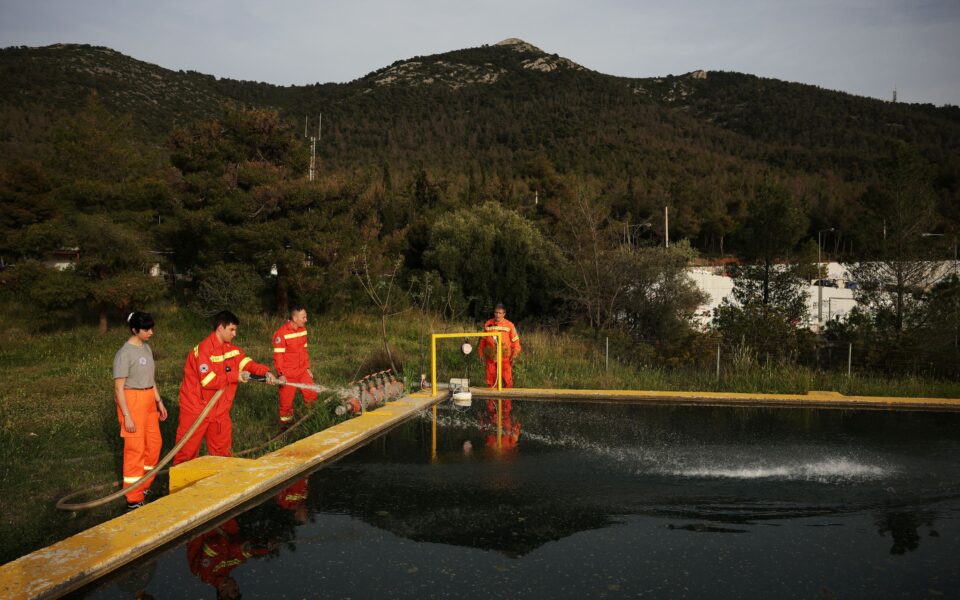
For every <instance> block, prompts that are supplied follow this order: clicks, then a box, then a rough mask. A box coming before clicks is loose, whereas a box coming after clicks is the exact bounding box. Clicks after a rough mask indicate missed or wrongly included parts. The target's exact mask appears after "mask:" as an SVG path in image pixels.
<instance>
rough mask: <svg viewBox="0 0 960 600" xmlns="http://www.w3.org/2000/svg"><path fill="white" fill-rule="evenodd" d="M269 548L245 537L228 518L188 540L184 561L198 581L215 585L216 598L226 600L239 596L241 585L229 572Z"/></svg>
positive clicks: (235, 523)
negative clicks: (217, 525)
mask: <svg viewBox="0 0 960 600" xmlns="http://www.w3.org/2000/svg"><path fill="white" fill-rule="evenodd" d="M269 551H270V549H269V548H265V547H257V546H254V545H253V544H251V543H250V542H249V541H247V540H245V539H244V538H243V537H242V536H241V534H240V526H239V525H238V524H237V520H236V519H230V520H229V521H227V522H226V523H224V524H223V525H220V526H219V527H215V528H214V529H211V530H210V531H208V532H206V533H204V534H203V535H201V536H199V537H196V538H194V539H192V540H190V541H189V542H187V562H188V563H189V564H190V571H191V572H192V573H193V574H194V575H196V576H197V577H199V578H200V581H203V582H204V583H208V584H210V585H212V586H213V587H214V588H216V590H217V598H223V599H225V600H226V599H228V598H239V597H240V587H239V586H238V585H237V581H236V580H235V579H234V578H233V577H231V576H230V572H231V571H233V570H234V569H236V568H237V567H239V566H240V565H242V564H243V563H245V562H247V559H248V558H250V557H251V556H263V555H265V554H268V553H269Z"/></svg>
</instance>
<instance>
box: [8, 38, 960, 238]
mask: <svg viewBox="0 0 960 600" xmlns="http://www.w3.org/2000/svg"><path fill="white" fill-rule="evenodd" d="M0 80H2V81H3V83H4V85H3V86H0V159H9V158H12V157H18V158H24V157H26V158H30V157H38V158H42V154H43V148H44V140H46V139H47V138H48V137H49V135H50V133H51V132H52V131H54V130H56V128H57V127H58V123H59V122H60V121H62V120H63V119H65V118H68V117H69V116H70V115H72V114H74V113H76V112H77V111H78V110H79V109H80V108H81V107H82V106H83V102H84V101H85V99H86V98H87V97H88V96H89V95H90V94H91V93H95V94H96V95H97V97H98V98H99V99H100V100H101V101H102V103H103V105H104V106H105V107H106V108H107V109H108V110H110V111H111V112H113V113H114V114H117V115H119V114H128V115H130V116H132V118H133V122H134V123H135V124H136V131H137V132H139V133H138V134H137V135H139V136H140V138H141V139H140V141H141V142H146V143H148V144H150V145H151V146H153V147H155V148H162V147H163V146H164V145H165V144H166V141H167V139H168V136H169V134H170V132H171V131H172V130H173V128H174V127H176V126H178V125H181V124H184V123H187V122H190V121H193V120H197V119H204V118H210V117H213V116H216V115H218V114H221V113H222V111H223V110H224V109H225V108H226V107H229V106H237V105H242V106H251V107H273V108H276V109H278V110H279V111H280V114H281V115H282V116H283V117H284V118H285V119H287V120H288V121H289V122H290V123H291V127H294V128H300V130H302V127H303V119H304V117H308V116H309V117H310V118H311V120H312V122H313V123H316V116H317V115H320V114H322V115H323V133H322V139H321V141H320V144H319V145H318V154H319V158H320V165H321V169H322V170H323V171H324V172H331V171H343V170H346V171H351V170H355V169H362V170H374V171H377V172H380V171H383V172H384V173H387V172H389V173H391V178H393V179H398V180H399V181H400V182H401V183H402V182H403V181H404V180H410V179H411V178H413V176H414V174H415V173H416V172H418V171H420V170H424V169H425V170H426V171H427V172H429V173H431V174H432V177H433V178H434V179H435V180H439V181H441V182H446V183H449V184H450V185H449V186H448V187H447V188H446V189H447V191H448V193H462V194H466V195H469V194H468V192H467V191H464V187H465V186H466V187H470V186H476V187H478V188H484V185H488V186H489V185H497V183H496V182H497V181H499V184H500V185H501V186H507V187H504V188H503V189H504V192H503V194H501V195H500V196H501V197H500V199H501V201H504V200H508V199H509V200H508V201H507V204H511V203H513V204H516V203H523V202H525V201H526V200H523V199H522V198H523V197H524V196H529V195H532V193H533V192H532V191H531V190H536V191H537V192H538V193H540V194H542V195H543V196H544V197H546V198H549V197H551V195H553V196H557V195H558V194H559V192H558V189H557V186H558V185H559V183H558V180H557V176H558V175H563V174H574V175H576V176H577V177H581V178H583V177H586V178H596V179H597V180H599V181H601V182H603V183H602V186H603V187H605V188H606V189H608V190H609V193H610V194H611V195H612V198H613V202H614V208H615V213H616V214H618V215H621V216H624V217H626V215H633V218H642V219H648V218H654V219H655V218H656V215H657V214H659V212H660V211H661V210H662V206H663V205H664V204H670V205H671V206H673V207H674V209H675V211H676V213H675V219H673V220H672V221H671V225H672V226H673V227H675V228H676V235H677V236H679V237H689V238H691V239H692V240H693V241H694V243H695V244H696V245H697V246H698V247H700V248H701V249H702V250H707V251H710V250H717V249H720V248H722V238H723V236H724V235H725V234H726V233H729V232H730V231H731V227H732V224H733V223H735V222H736V221H737V220H738V219H739V218H740V216H741V215H740V212H739V211H741V210H742V204H743V197H742V196H743V195H744V194H749V190H750V189H753V188H754V187H755V186H756V185H757V184H758V182H759V181H761V180H764V179H766V178H769V177H775V178H777V179H779V180H781V181H784V182H786V183H787V185H789V186H790V187H791V188H793V189H795V190H797V194H798V196H799V197H801V199H802V200H803V202H804V203H805V204H806V205H807V206H808V210H809V212H810V216H811V227H812V228H816V227H818V226H819V225H821V224H826V223H829V224H831V225H834V226H840V227H842V228H843V229H846V230H848V231H849V230H853V229H855V228H856V212H857V210H855V209H850V206H851V203H852V202H854V201H855V199H856V198H857V197H859V196H860V195H861V194H862V193H863V191H864V190H865V189H866V187H867V186H868V185H869V184H870V183H871V182H873V181H875V180H876V178H877V173H878V170H879V169H880V168H882V164H883V161H884V160H885V157H887V156H888V155H889V148H890V146H891V144H893V143H897V142H902V143H905V144H907V145H908V146H909V147H911V148H912V149H914V151H916V152H917V153H919V154H920V155H922V156H923V157H925V158H926V159H927V160H928V161H929V162H930V163H931V165H932V168H933V169H934V170H935V171H936V179H935V182H936V185H937V186H938V188H937V193H938V194H939V197H940V203H941V206H942V212H943V213H944V214H945V215H947V216H948V218H950V219H955V218H956V215H953V213H954V212H956V211H955V210H954V209H951V208H950V207H955V206H956V205H957V204H958V193H960V192H958V188H960V184H958V181H960V175H958V174H960V109H958V108H957V107H941V108H937V107H933V106H929V105H907V104H893V103H889V102H883V101H879V100H874V99H868V98H861V97H856V96H852V95H849V94H844V93H841V92H835V91H829V90H823V89H820V88H817V87H815V86H810V85H804V84H798V83H788V82H783V81H777V80H772V79H763V78H759V77H755V76H751V75H745V74H739V73H727V72H705V71H696V72H693V73H689V74H686V75H678V76H673V75H669V76H665V77H660V78H647V79H635V78H623V77H614V76H610V75H605V74H602V73H598V72H596V71H592V70H589V69H585V68H583V67H582V66H580V65H578V64H577V63H576V62H575V61H573V60H571V59H568V58H564V57H560V56H557V55H555V54H549V53H547V52H544V51H542V50H540V49H538V48H536V47H534V46H532V45H530V44H527V43H526V42H523V41H522V40H505V41H504V42H501V43H499V44H494V45H488V46H482V47H478V48H467V49H461V50H455V51H451V52H446V53H442V54H436V55H431V56H417V57H412V58H409V59H404V60H399V61H397V62H395V63H393V64H391V65H388V66H385V67H383V68H381V69H378V70H376V71H374V72H372V73H369V74H367V75H364V76H362V77H360V78H358V79H356V80H354V81H351V82H349V83H344V84H315V85H306V86H287V87H283V86H275V85H271V84H268V83H257V82H249V81H236V80H230V79H218V78H216V77H214V76H211V75H204V74H200V73H196V72H192V71H189V72H174V71H170V70H167V69H163V68H161V67H157V66H155V65H150V64H147V63H143V62H140V61H137V60H135V59H132V58H129V57H126V56H123V55H122V54H119V53H117V52H115V51H112V50H109V49H106V48H97V47H90V46H75V45H73V46H71V45H56V46H49V47H45V48H7V49H4V50H2V51H0ZM467 180H469V181H467ZM471 182H472V183H471ZM451 201H453V199H451ZM718 242H719V243H720V245H718Z"/></svg>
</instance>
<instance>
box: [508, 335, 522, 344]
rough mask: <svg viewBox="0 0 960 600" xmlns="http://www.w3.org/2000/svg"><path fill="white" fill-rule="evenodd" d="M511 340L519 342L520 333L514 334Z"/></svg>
mask: <svg viewBox="0 0 960 600" xmlns="http://www.w3.org/2000/svg"><path fill="white" fill-rule="evenodd" d="M510 341H511V342H519V341H520V336H519V335H515V336H513V337H512V338H510Z"/></svg>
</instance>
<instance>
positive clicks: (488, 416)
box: [480, 399, 520, 451]
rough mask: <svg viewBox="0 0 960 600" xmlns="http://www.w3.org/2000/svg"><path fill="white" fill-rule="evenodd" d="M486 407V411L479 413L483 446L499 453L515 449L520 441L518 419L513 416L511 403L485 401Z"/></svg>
mask: <svg viewBox="0 0 960 600" xmlns="http://www.w3.org/2000/svg"><path fill="white" fill-rule="evenodd" d="M486 405H487V406H486V410H485V411H483V412H481V413H480V431H481V432H483V433H485V436H484V445H485V446H486V447H487V448H490V449H493V450H499V451H505V450H514V449H516V447H517V442H518V441H520V419H517V418H514V416H513V401H512V400H509V399H506V400H487V402H486Z"/></svg>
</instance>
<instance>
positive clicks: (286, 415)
mask: <svg viewBox="0 0 960 600" xmlns="http://www.w3.org/2000/svg"><path fill="white" fill-rule="evenodd" d="M273 365H274V367H276V370H277V377H280V376H281V375H282V376H284V377H286V378H287V381H288V382H290V383H307V384H311V385H312V384H313V378H312V377H310V373H309V372H308V371H309V370H310V354H309V351H308V350H307V328H306V327H297V326H296V325H294V324H293V323H291V322H290V321H287V322H286V323H284V324H283V325H282V326H281V327H280V329H278V330H277V331H276V332H275V333H274V334H273ZM300 392H301V393H302V394H303V401H304V402H305V403H306V404H307V405H311V404H313V403H314V402H316V401H317V393H316V392H314V391H312V390H303V389H301V390H300ZM296 394H297V388H295V387H291V386H287V385H282V386H280V425H281V426H283V425H289V424H290V422H291V421H293V397H294V396H295V395H296Z"/></svg>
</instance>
